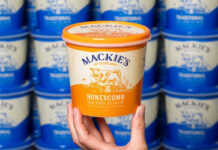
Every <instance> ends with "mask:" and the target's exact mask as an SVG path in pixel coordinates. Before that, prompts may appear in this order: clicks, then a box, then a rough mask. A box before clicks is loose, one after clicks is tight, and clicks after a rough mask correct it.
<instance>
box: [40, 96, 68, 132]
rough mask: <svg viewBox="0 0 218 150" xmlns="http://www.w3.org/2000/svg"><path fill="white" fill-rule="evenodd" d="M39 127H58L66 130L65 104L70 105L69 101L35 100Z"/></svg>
mask: <svg viewBox="0 0 218 150" xmlns="http://www.w3.org/2000/svg"><path fill="white" fill-rule="evenodd" d="M37 103H38V109H39V116H40V125H41V126H43V125H46V124H50V125H60V126H61V127H64V128H68V125H67V104H68V103H71V100H70V99H58V100H49V99H45V98H41V97H38V98H37Z"/></svg>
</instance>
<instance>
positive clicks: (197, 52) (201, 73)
mask: <svg viewBox="0 0 218 150" xmlns="http://www.w3.org/2000/svg"><path fill="white" fill-rule="evenodd" d="M165 44H166V61H167V82H168V84H169V85H171V86H175V87H178V86H180V87H181V88H185V89H187V88H188V87H189V88H204V87H209V86H216V85H217V84H218V78H217V76H218V59H217V58H218V53H217V47H218V42H217V41H195V40H190V41H175V40H170V39H165ZM190 82H191V83H192V84H190Z"/></svg>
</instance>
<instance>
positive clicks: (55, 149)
mask: <svg viewBox="0 0 218 150" xmlns="http://www.w3.org/2000/svg"><path fill="white" fill-rule="evenodd" d="M35 146H36V147H37V149H39V150H61V149H63V150H72V149H73V150H81V148H80V147H79V146H77V145H76V144H74V143H73V142H72V143H70V144H68V145H64V144H62V145H59V144H55V143H53V144H50V143H45V142H44V141H43V140H42V138H38V139H37V140H36V145H35Z"/></svg>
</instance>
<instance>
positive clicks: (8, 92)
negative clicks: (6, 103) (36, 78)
mask: <svg viewBox="0 0 218 150" xmlns="http://www.w3.org/2000/svg"><path fill="white" fill-rule="evenodd" d="M32 90H33V88H32V83H31V82H30V81H26V82H25V83H24V84H23V85H21V86H15V87H13V88H12V87H10V88H5V87H4V88H2V89H0V97H9V96H17V95H23V94H27V93H29V92H30V91H32Z"/></svg>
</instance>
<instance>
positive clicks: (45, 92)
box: [34, 85, 71, 98]
mask: <svg viewBox="0 0 218 150" xmlns="http://www.w3.org/2000/svg"><path fill="white" fill-rule="evenodd" d="M34 92H35V93H36V94H37V95H41V96H48V97H61V98H63V97H67V98H69V97H71V94H70V89H59V90H49V89H45V88H43V87H41V86H40V85H36V86H35V88H34Z"/></svg>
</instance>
